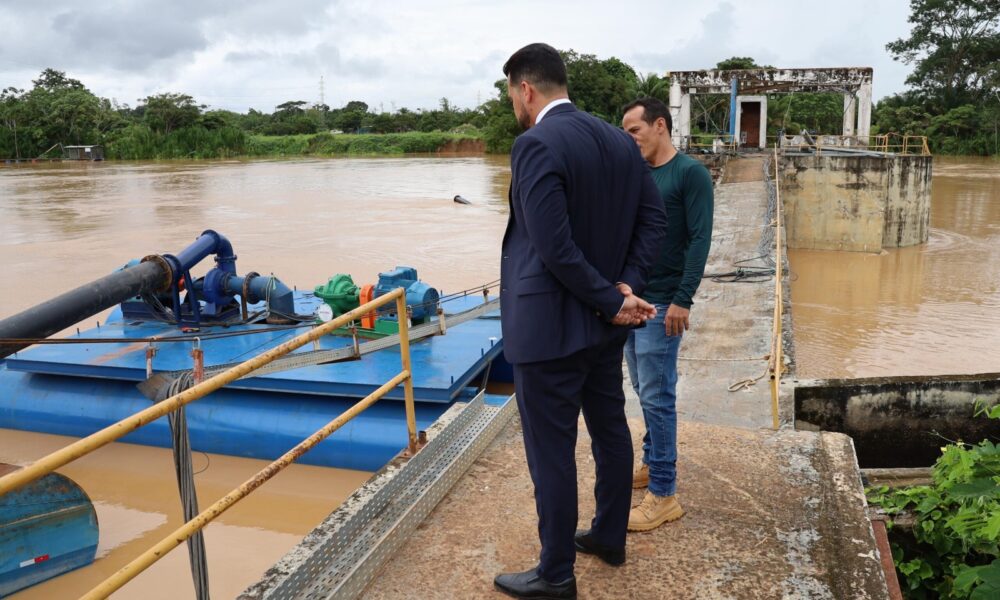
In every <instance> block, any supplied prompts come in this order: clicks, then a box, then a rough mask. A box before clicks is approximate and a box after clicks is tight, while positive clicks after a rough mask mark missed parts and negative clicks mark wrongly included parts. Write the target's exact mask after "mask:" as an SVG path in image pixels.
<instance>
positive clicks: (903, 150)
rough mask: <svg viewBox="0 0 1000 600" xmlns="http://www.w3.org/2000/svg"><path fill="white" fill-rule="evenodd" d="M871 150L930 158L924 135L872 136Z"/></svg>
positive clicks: (892, 134) (890, 134)
mask: <svg viewBox="0 0 1000 600" xmlns="http://www.w3.org/2000/svg"><path fill="white" fill-rule="evenodd" d="M872 149H873V150H877V151H879V152H893V153H895V154H906V155H919V156H930V154H931V150H930V147H928V145H927V136H925V135H907V134H902V133H892V132H890V133H883V134H879V135H873V136H872Z"/></svg>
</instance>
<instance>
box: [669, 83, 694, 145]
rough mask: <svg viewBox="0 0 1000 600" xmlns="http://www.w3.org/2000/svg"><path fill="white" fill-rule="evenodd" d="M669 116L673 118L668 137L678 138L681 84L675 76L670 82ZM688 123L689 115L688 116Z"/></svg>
mask: <svg viewBox="0 0 1000 600" xmlns="http://www.w3.org/2000/svg"><path fill="white" fill-rule="evenodd" d="M670 118H671V119H673V120H674V126H673V127H672V128H671V129H672V131H671V132H670V137H671V138H673V139H675V140H676V139H679V136H680V126H681V123H680V121H681V84H680V82H679V81H677V79H676V78H673V81H671V82H670ZM688 122H689V123H690V117H689V118H688Z"/></svg>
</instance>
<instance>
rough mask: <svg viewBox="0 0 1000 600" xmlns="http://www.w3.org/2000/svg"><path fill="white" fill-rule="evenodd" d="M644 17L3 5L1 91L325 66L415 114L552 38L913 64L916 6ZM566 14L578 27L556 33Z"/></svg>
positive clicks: (777, 3) (232, 94)
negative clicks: (890, 45)
mask: <svg viewBox="0 0 1000 600" xmlns="http://www.w3.org/2000/svg"><path fill="white" fill-rule="evenodd" d="M569 9H572V10H571V11H569ZM619 13H620V14H619ZM526 14H530V15H531V17H530V18H524V15H526ZM567 14H571V15H572V16H571V17H567V16H566V15H567ZM629 14H640V15H643V18H641V19H638V20H628V19H626V18H625V17H626V16H627V15H626V14H625V13H624V12H621V11H619V10H618V8H617V7H611V8H610V9H609V7H608V5H607V4H606V3H599V2H596V1H589V0H582V1H581V0H577V1H576V2H568V0H567V1H562V2H560V1H556V2H551V3H543V4H538V3H537V2H524V1H523V0H521V1H518V0H512V2H509V3H503V4H498V3H495V2H484V1H478V0H477V1H468V0H467V1H464V2H458V3H456V2H453V1H446V0H422V2H421V3H420V4H419V5H418V4H413V3H409V2H402V1H400V0H289V1H287V2H285V3H283V4H278V3H275V2H273V1H269V2H264V1H261V0H244V2H242V3H240V4H236V3H233V2H231V1H228V0H171V1H170V2H163V0H156V1H153V0H109V1H108V2H101V3H96V4H95V3H91V4H83V3H79V1H78V0H45V1H43V2H37V1H36V2H30V1H29V2H24V1H23V0H0V87H6V86H8V85H15V86H18V87H30V80H31V79H32V78H35V77H37V75H38V73H39V72H40V71H41V70H42V69H44V68H46V67H52V68H56V69H59V70H63V71H66V72H67V74H68V75H69V76H71V77H74V78H77V79H80V80H81V81H83V83H84V84H86V85H87V86H88V87H90V88H91V89H92V90H93V91H94V92H95V93H96V94H98V95H101V96H105V97H118V98H124V99H126V100H127V101H132V100H133V99H135V98H141V97H144V96H147V95H149V94H151V93H158V92H163V91H175V92H183V93H189V94H192V95H193V96H195V97H196V98H199V100H202V101H205V102H207V103H209V104H212V105H213V106H215V107H223V108H232V109H235V110H246V109H247V108H248V107H250V106H253V107H256V108H260V109H264V110H270V109H272V108H273V106H274V105H275V104H277V103H280V102H282V101H285V100H287V99H289V97H290V96H293V95H294V96H296V97H299V98H302V99H309V100H310V101H317V100H318V96H319V78H320V77H321V76H324V77H325V81H326V101H327V103H329V104H331V105H334V104H337V103H342V102H346V101H347V100H350V99H360V100H364V101H365V102H367V103H368V104H370V105H372V106H378V105H379V104H380V103H384V104H385V105H386V106H387V107H388V106H390V105H391V104H392V103H393V102H395V104H396V106H406V107H410V108H414V109H415V108H420V107H432V106H436V105H437V102H438V99H439V98H441V97H448V98H449V99H450V100H452V101H453V102H454V103H455V104H456V105H458V106H471V105H473V104H474V103H475V102H476V101H480V100H486V99H487V98H489V97H491V96H493V94H494V89H493V82H494V81H496V80H497V79H499V78H500V77H501V74H500V65H502V63H503V61H504V60H505V59H506V58H507V56H508V55H509V54H510V52H512V51H513V50H515V49H516V48H519V47H520V46H523V45H524V44H525V43H528V42H533V41H538V40H545V41H549V42H550V43H552V44H554V45H556V46H558V47H560V48H575V49H576V50H577V51H579V52H582V53H587V54H596V55H597V56H599V57H601V58H606V57H608V56H617V57H619V58H621V59H622V60H624V61H626V62H628V63H629V64H631V65H632V66H634V67H635V68H636V70H638V71H640V72H643V73H647V72H656V73H662V72H664V71H667V70H683V69H696V68H706V67H711V66H713V65H714V64H715V63H716V62H718V61H719V60H722V59H724V58H728V57H729V56H734V55H737V56H752V57H754V58H755V59H757V60H758V61H760V62H762V63H769V64H774V65H776V66H835V65H838V64H842V63H843V62H844V61H848V62H864V63H867V64H871V66H873V67H875V68H876V93H878V94H883V95H884V94H887V93H891V92H894V91H899V88H900V87H901V86H902V83H901V82H902V79H903V77H905V72H906V71H908V70H909V69H908V68H907V67H900V66H899V65H895V64H893V63H892V61H891V59H890V58H889V57H888V56H887V54H886V52H885V50H884V45H885V43H886V42H887V41H890V40H891V39H895V38H896V37H899V36H900V35H905V34H906V31H907V30H908V26H907V25H906V17H907V14H908V8H907V0H883V1H880V2H877V3H872V2H871V1H870V0H841V2H840V3H837V4H836V6H834V5H833V4H832V3H827V4H819V3H802V2H798V1H797V0H759V1H758V2H755V3H754V4H753V5H748V4H745V3H737V2H735V1H734V0H728V1H727V0H722V1H717V0H708V1H706V2H702V3H696V4H691V3H687V4H683V5H681V4H677V3H663V2H662V1H660V0H637V1H636V2H635V4H634V5H630V6H629ZM567 18H568V19H569V20H568V21H567V20H566V19H567ZM560 22H565V23H566V24H568V25H571V26H568V27H562V28H555V29H554V28H553V26H552V24H553V23H560Z"/></svg>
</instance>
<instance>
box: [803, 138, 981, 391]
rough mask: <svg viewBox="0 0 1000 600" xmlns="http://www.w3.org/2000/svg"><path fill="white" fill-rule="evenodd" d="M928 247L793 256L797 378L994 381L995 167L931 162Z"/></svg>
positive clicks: (957, 161) (947, 160)
mask: <svg viewBox="0 0 1000 600" xmlns="http://www.w3.org/2000/svg"><path fill="white" fill-rule="evenodd" d="M930 227H931V229H930V240H929V241H928V242H927V243H926V244H922V245H920V246H913V247H910V248H900V249H894V250H888V251H884V252H882V253H881V254H864V253H853V252H824V251H816V250H793V251H790V252H789V261H790V264H791V268H792V273H793V281H792V320H793V322H794V330H795V357H796V364H797V374H798V376H799V377H809V378H814V377H874V376H887V375H929V374H954V373H996V372H1000V162H998V161H996V160H991V159H975V158H967V157H962V158H950V157H935V159H934V178H933V183H932V197H931V222H930Z"/></svg>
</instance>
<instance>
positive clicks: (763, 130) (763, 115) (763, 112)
mask: <svg viewBox="0 0 1000 600" xmlns="http://www.w3.org/2000/svg"><path fill="white" fill-rule="evenodd" d="M759 141H760V145H759V146H758V147H759V148H767V96H761V97H760V140H759Z"/></svg>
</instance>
